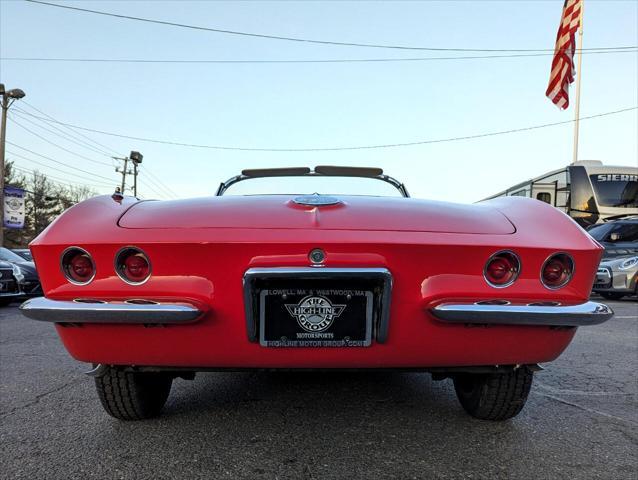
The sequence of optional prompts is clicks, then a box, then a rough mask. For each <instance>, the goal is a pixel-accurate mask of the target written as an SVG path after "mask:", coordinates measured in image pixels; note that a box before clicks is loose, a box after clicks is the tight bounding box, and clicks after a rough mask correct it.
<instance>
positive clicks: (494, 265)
mask: <svg viewBox="0 0 638 480" xmlns="http://www.w3.org/2000/svg"><path fill="white" fill-rule="evenodd" d="M520 271H521V262H520V260H519V259H518V256H517V255H516V254H515V253H514V252H509V251H505V252H497V253H495V254H494V255H492V256H491V257H490V258H489V260H488V261H487V263H486V264H485V270H484V272H483V276H484V277H485V280H486V281H487V283H489V284H490V285H491V286H493V287H497V288H503V287H507V286H509V285H511V284H512V283H514V281H515V280H516V278H517V277H518V274H519V273H520Z"/></svg>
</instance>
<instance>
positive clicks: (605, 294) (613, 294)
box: [599, 292, 625, 300]
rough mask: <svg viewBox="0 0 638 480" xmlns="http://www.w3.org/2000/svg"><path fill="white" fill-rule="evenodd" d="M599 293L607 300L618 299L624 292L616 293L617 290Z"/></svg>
mask: <svg viewBox="0 0 638 480" xmlns="http://www.w3.org/2000/svg"><path fill="white" fill-rule="evenodd" d="M599 293H600V295H601V296H602V297H603V298H606V299H607V300H620V299H621V298H622V297H624V296H625V294H624V293H617V292H599Z"/></svg>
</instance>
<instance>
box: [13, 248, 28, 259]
mask: <svg viewBox="0 0 638 480" xmlns="http://www.w3.org/2000/svg"><path fill="white" fill-rule="evenodd" d="M11 251H12V252H13V253H15V254H17V255H20V256H21V257H22V258H24V259H25V260H26V261H27V262H32V261H33V255H31V250H29V249H28V248H13V249H11Z"/></svg>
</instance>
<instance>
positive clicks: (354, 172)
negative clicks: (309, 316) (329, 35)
mask: <svg viewBox="0 0 638 480" xmlns="http://www.w3.org/2000/svg"><path fill="white" fill-rule="evenodd" d="M314 176H321V177H358V178H373V179H377V180H380V181H383V182H386V183H389V184H390V185H392V186H393V187H394V188H396V189H397V190H398V191H399V192H400V193H401V196H402V197H404V198H409V197H410V194H409V193H408V190H407V189H406V188H405V185H403V184H402V183H401V182H399V181H398V180H397V179H396V178H394V177H391V176H389V175H385V174H384V173H383V170H382V169H380V168H367V167H340V166H328V165H318V166H316V167H315V168H314V169H310V168H308V167H292V168H264V169H254V170H242V172H241V174H240V175H236V176H234V177H231V178H229V179H228V180H226V181H225V182H222V183H221V184H220V185H219V187H218V188H217V192H216V193H215V196H217V197H221V196H222V195H224V193H225V192H226V190H228V189H229V188H230V187H231V186H233V185H234V184H236V183H238V182H243V181H245V180H250V179H254V178H266V177H314ZM273 195H275V193H274V192H273Z"/></svg>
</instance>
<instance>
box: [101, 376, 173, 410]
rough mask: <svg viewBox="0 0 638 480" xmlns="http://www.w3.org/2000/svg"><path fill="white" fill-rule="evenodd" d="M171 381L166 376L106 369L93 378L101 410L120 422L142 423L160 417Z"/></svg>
mask: <svg viewBox="0 0 638 480" xmlns="http://www.w3.org/2000/svg"><path fill="white" fill-rule="evenodd" d="M172 383H173V377H172V376H170V375H168V374H165V373H155V372H127V371H124V370H122V369H121V368H116V367H107V369H106V372H105V373H104V374H103V375H101V376H99V377H96V378H95V387H96V389H97V394H98V397H99V398H100V402H101V403H102V406H103V407H104V410H106V412H107V413H108V414H109V415H111V416H112V417H115V418H117V419H119V420H144V419H146V418H152V417H156V416H158V415H159V414H160V412H161V410H162V407H163V406H164V404H165V403H166V399H167V398H168V394H169V393H170V391H171V384H172Z"/></svg>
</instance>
